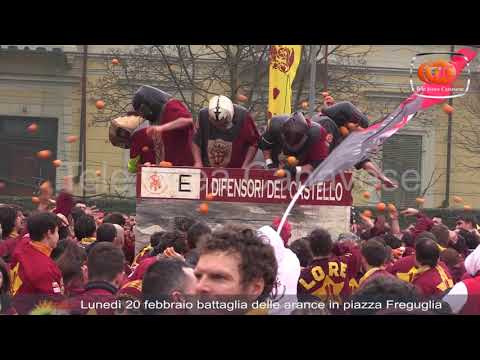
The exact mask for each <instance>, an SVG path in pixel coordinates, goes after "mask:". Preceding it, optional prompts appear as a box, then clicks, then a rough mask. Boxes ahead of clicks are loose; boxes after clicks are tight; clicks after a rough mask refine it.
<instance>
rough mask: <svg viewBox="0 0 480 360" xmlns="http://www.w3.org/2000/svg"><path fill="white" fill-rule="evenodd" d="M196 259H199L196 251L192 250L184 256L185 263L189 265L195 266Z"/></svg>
mask: <svg viewBox="0 0 480 360" xmlns="http://www.w3.org/2000/svg"><path fill="white" fill-rule="evenodd" d="M198 259H200V253H199V251H198V249H192V250H190V251H189V252H187V253H186V254H185V261H186V262H187V264H189V265H192V266H197V263H198Z"/></svg>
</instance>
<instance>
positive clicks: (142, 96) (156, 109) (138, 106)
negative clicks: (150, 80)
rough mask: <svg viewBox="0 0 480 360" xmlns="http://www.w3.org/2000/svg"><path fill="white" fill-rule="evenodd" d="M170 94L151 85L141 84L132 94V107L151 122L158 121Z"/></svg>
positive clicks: (170, 96)
mask: <svg viewBox="0 0 480 360" xmlns="http://www.w3.org/2000/svg"><path fill="white" fill-rule="evenodd" d="M171 98H172V95H170V94H168V93H166V92H165V91H162V90H160V89H157V88H155V87H153V86H148V85H143V86H142V87H140V88H139V89H138V90H137V91H136V92H135V95H134V96H133V100H132V105H133V109H134V110H135V111H136V112H138V113H139V114H140V115H142V116H143V117H144V118H145V119H147V120H148V121H150V122H152V123H156V122H158V121H159V118H160V114H161V113H162V110H163V107H164V106H165V104H166V103H167V102H168V100H170V99H171Z"/></svg>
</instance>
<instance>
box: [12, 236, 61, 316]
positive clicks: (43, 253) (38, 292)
mask: <svg viewBox="0 0 480 360" xmlns="http://www.w3.org/2000/svg"><path fill="white" fill-rule="evenodd" d="M17 250H18V251H17ZM50 253H51V249H50V248H49V247H48V246H46V245H44V244H42V243H40V242H36V241H29V242H26V243H22V244H21V246H19V248H17V249H16V251H15V252H14V256H13V258H12V262H11V265H10V268H11V274H12V295H13V304H14V307H15V309H16V310H17V311H18V313H19V314H27V313H28V312H29V311H30V310H32V309H33V307H34V306H35V305H36V304H38V302H40V301H51V302H55V301H59V300H60V299H61V298H62V297H63V292H64V289H63V278H62V273H61V272H60V269H59V268H58V266H57V264H55V262H54V261H53V260H52V259H51V258H50Z"/></svg>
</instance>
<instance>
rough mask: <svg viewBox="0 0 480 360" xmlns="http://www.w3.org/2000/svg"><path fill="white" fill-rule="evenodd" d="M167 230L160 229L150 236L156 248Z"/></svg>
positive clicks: (151, 242)
mask: <svg viewBox="0 0 480 360" xmlns="http://www.w3.org/2000/svg"><path fill="white" fill-rule="evenodd" d="M165 232H166V231H158V232H156V233H153V234H152V236H150V245H151V246H152V247H153V248H155V247H157V246H158V244H159V243H160V240H161V239H162V236H163V234H165Z"/></svg>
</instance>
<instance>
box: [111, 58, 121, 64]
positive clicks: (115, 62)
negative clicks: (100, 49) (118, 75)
mask: <svg viewBox="0 0 480 360" xmlns="http://www.w3.org/2000/svg"><path fill="white" fill-rule="evenodd" d="M119 63H120V61H118V59H112V65H118V64H119Z"/></svg>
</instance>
